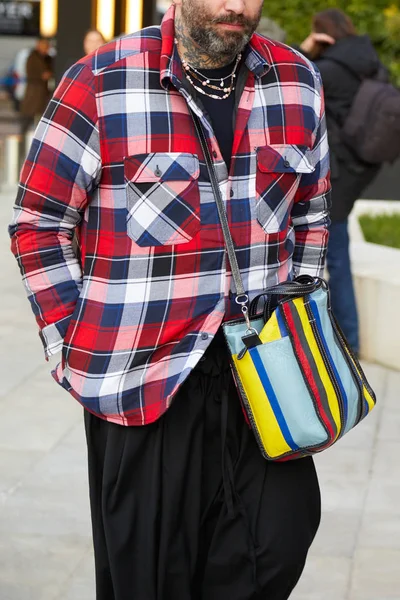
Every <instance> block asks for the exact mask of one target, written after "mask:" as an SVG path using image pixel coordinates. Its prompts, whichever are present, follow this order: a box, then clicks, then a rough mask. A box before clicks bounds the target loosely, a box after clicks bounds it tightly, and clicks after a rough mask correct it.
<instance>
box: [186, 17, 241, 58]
mask: <svg viewBox="0 0 400 600" xmlns="http://www.w3.org/2000/svg"><path fill="white" fill-rule="evenodd" d="M175 37H176V40H177V42H178V53H179V56H180V57H181V59H183V60H184V61H186V62H187V63H189V64H190V66H192V67H194V68H195V69H219V68H221V67H225V66H226V65H229V64H230V63H231V62H233V60H234V59H235V56H226V55H220V56H218V57H215V56H210V55H208V54H206V53H204V52H203V51H202V50H201V49H200V48H199V46H197V44H195V43H194V41H193V40H192V39H191V37H190V36H189V35H188V33H187V31H186V28H185V26H184V24H183V23H182V19H181V17H180V15H177V14H176V15H175Z"/></svg>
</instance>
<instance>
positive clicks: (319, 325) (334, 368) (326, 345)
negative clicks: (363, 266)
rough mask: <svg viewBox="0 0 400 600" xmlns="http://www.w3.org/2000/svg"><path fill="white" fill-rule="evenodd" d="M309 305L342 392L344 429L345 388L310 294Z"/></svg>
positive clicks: (346, 414)
mask: <svg viewBox="0 0 400 600" xmlns="http://www.w3.org/2000/svg"><path fill="white" fill-rule="evenodd" d="M310 306H311V310H312V313H313V315H314V317H315V322H316V324H317V327H318V330H319V333H320V336H321V340H322V343H323V345H324V349H325V352H326V353H327V355H328V358H329V362H330V364H331V366H332V369H333V371H334V373H335V377H336V382H337V384H338V386H339V388H340V392H341V394H342V398H343V404H344V409H345V422H344V423H343V425H342V429H345V427H346V423H347V418H348V414H349V409H348V406H349V403H348V400H347V394H346V391H345V389H344V387H343V385H342V381H341V379H340V376H339V373H338V371H337V369H336V365H335V363H334V362H333V359H332V355H331V353H330V350H329V346H328V344H327V342H326V339H325V335H324V331H323V329H322V323H321V318H320V316H319V311H318V306H317V303H316V302H315V300H313V298H312V297H311V296H310Z"/></svg>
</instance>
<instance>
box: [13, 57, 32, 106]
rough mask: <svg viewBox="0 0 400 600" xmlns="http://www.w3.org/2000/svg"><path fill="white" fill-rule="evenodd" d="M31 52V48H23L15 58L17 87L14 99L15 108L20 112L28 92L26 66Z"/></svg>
mask: <svg viewBox="0 0 400 600" xmlns="http://www.w3.org/2000/svg"><path fill="white" fill-rule="evenodd" d="M31 52H32V49H31V48H22V49H21V50H20V51H19V52H18V54H17V56H16V57H15V62H14V73H15V77H16V85H15V89H14V98H15V107H16V109H17V111H18V112H19V111H20V108H21V102H22V101H23V99H24V96H25V92H26V65H27V62H28V58H29V55H30V54H31Z"/></svg>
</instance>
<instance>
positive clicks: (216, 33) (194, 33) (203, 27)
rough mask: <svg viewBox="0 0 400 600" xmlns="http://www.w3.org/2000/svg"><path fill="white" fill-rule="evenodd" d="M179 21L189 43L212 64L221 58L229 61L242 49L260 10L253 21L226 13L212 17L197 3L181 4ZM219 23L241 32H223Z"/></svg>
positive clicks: (255, 27) (195, 0) (193, 1)
mask: <svg viewBox="0 0 400 600" xmlns="http://www.w3.org/2000/svg"><path fill="white" fill-rule="evenodd" d="M181 8H182V12H181V14H182V21H183V23H184V25H185V27H186V29H187V32H188V34H189V36H190V37H191V39H192V40H193V42H195V44H197V46H199V48H200V50H202V51H203V52H204V54H206V55H207V56H209V57H210V58H213V59H215V60H218V59H221V57H223V58H225V59H227V60H229V59H233V58H234V57H235V56H236V55H237V54H239V52H242V50H243V49H244V48H245V46H246V45H247V44H248V42H249V41H250V38H251V36H252V35H253V33H254V32H255V30H256V29H257V27H258V24H259V22H260V19H261V13H262V6H261V7H260V11H259V13H258V15H256V17H254V18H253V19H249V18H245V17H244V16H243V15H235V14H233V13H230V14H228V15H225V16H221V17H215V16H213V15H212V14H210V13H209V12H208V11H207V9H206V8H205V7H204V6H203V5H202V2H201V0H200V1H199V0H186V2H183V3H182V7H181ZM219 23H224V24H227V25H241V26H242V30H241V31H228V30H227V31H223V30H222V28H218V24H219Z"/></svg>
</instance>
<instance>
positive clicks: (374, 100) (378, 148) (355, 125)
mask: <svg viewBox="0 0 400 600" xmlns="http://www.w3.org/2000/svg"><path fill="white" fill-rule="evenodd" d="M330 60H332V58H331V57H330ZM335 62H337V63H338V64H340V65H341V66H342V67H344V68H345V69H347V70H348V71H350V72H351V73H352V75H353V76H354V77H357V78H358V79H359V81H360V87H359V89H358V92H357V94H356V96H355V97H354V100H353V103H352V105H351V108H350V111H349V114H348V115H347V117H346V119H345V121H344V123H343V125H342V128H341V132H340V137H341V140H342V141H343V143H344V144H345V145H346V146H348V147H349V148H350V149H351V150H352V151H353V152H354V153H355V155H356V156H357V157H358V158H359V159H360V160H362V161H364V162H366V163H371V164H381V163H384V162H388V163H393V162H394V161H395V160H396V159H397V158H398V157H399V156H400V90H398V89H396V88H395V87H394V86H393V85H392V84H391V83H388V81H383V80H382V73H383V69H381V70H378V73H377V75H376V76H375V78H362V77H361V76H359V75H358V74H356V73H355V72H354V71H353V70H352V69H350V68H349V67H348V66H347V65H345V64H344V63H342V62H339V61H335Z"/></svg>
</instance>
